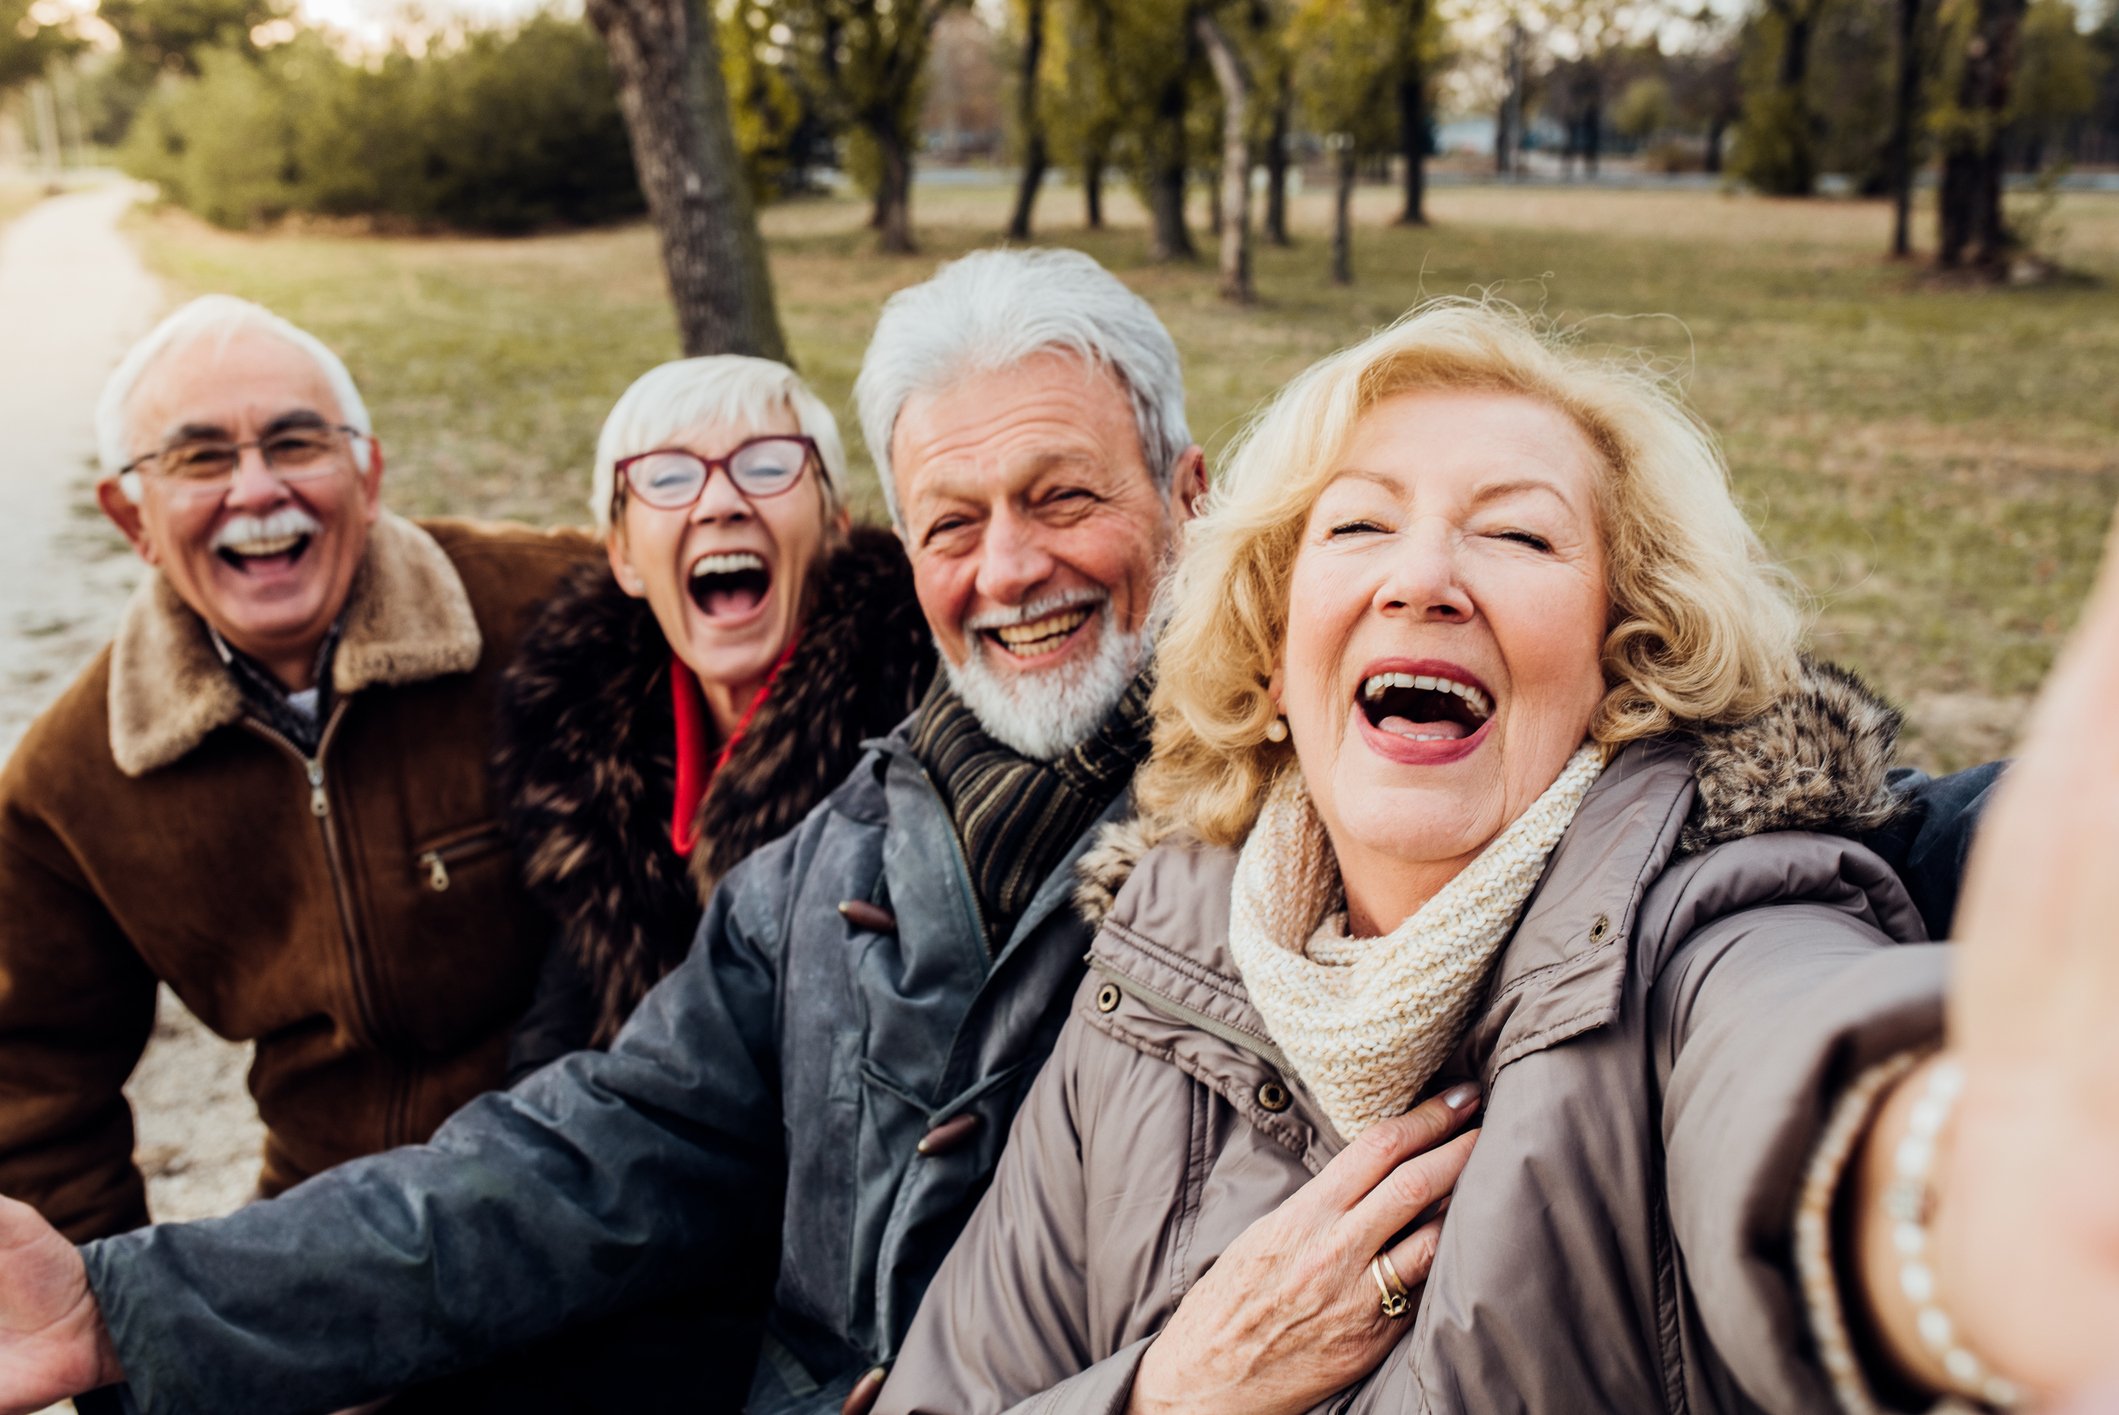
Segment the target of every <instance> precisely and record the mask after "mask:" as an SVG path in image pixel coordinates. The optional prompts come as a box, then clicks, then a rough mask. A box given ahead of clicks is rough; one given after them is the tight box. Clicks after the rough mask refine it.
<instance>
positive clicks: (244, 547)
mask: <svg viewBox="0 0 2119 1415" xmlns="http://www.w3.org/2000/svg"><path fill="white" fill-rule="evenodd" d="M313 538H314V537H312V536H310V535H309V534H308V533H307V532H304V533H303V534H301V535H292V536H256V537H252V538H249V539H245V540H234V541H229V542H228V543H227V544H225V545H221V546H217V547H215V549H214V554H216V555H218V556H220V557H221V559H222V560H223V561H225V562H226V563H227V564H228V565H229V566H231V567H232V568H234V569H237V570H246V571H247V570H258V569H263V568H266V567H267V566H268V565H270V564H272V563H274V562H277V563H278V564H281V565H292V564H293V563H294V562H295V561H297V560H299V559H301V558H302V555H303V552H305V551H307V550H308V549H309V542H310V541H311V540H312V539H313Z"/></svg>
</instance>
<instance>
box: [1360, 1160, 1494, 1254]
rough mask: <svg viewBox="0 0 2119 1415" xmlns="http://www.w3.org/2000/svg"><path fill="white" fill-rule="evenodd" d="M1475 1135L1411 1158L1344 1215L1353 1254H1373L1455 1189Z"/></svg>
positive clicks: (1385, 1177)
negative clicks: (1354, 1252)
mask: <svg viewBox="0 0 2119 1415" xmlns="http://www.w3.org/2000/svg"><path fill="white" fill-rule="evenodd" d="M1478 1142H1479V1132H1478V1131H1476V1130H1472V1131H1467V1132H1466V1133H1464V1134H1462V1135H1459V1136H1458V1137H1457V1138H1456V1139H1454V1140H1452V1141H1450V1142H1449V1143H1448V1144H1446V1145H1441V1146H1438V1147H1437V1148H1435V1149H1432V1150H1429V1151H1427V1152H1426V1153H1425V1154H1419V1155H1415V1156H1413V1157H1412V1158H1411V1159H1409V1160H1407V1161H1405V1162H1404V1163H1403V1164H1401V1165H1399V1166H1398V1167H1397V1168H1396V1169H1394V1170H1392V1171H1391V1172H1390V1173H1389V1174H1387V1175H1385V1176H1384V1178H1383V1181H1382V1182H1381V1183H1380V1184H1378V1185H1377V1186H1376V1187H1375V1188H1374V1189H1372V1190H1370V1191H1369V1194H1368V1197H1366V1198H1365V1199H1363V1200H1362V1201H1361V1202H1360V1203H1359V1204H1356V1205H1355V1206H1354V1210H1353V1212H1352V1213H1350V1214H1348V1215H1347V1227H1346V1234H1347V1241H1348V1243H1349V1244H1351V1245H1352V1246H1353V1247H1354V1249H1355V1251H1357V1252H1362V1253H1374V1252H1377V1251H1379V1250H1380V1249H1381V1248H1382V1247H1383V1245H1384V1244H1385V1243H1388V1242H1389V1241H1390V1238H1391V1235H1392V1234H1394V1233H1396V1232H1397V1231H1398V1230H1399V1229H1401V1228H1404V1227H1405V1226H1406V1225H1407V1224H1409V1223H1411V1222H1412V1221H1413V1220H1414V1219H1416V1218H1418V1217H1419V1216H1420V1215H1421V1213H1422V1212H1423V1211H1424V1210H1426V1209H1427V1208H1428V1207H1429V1206H1431V1205H1433V1204H1434V1203H1435V1202H1436V1201H1437V1200H1439V1199H1443V1198H1446V1197H1448V1196H1449V1194H1450V1193H1451V1191H1452V1190H1454V1189H1455V1188H1456V1187H1457V1176H1458V1175H1460V1174H1462V1173H1464V1166H1465V1163H1466V1162H1467V1161H1469V1160H1470V1159H1471V1157H1472V1147H1473V1146H1474V1145H1476V1144H1477V1143H1478Z"/></svg>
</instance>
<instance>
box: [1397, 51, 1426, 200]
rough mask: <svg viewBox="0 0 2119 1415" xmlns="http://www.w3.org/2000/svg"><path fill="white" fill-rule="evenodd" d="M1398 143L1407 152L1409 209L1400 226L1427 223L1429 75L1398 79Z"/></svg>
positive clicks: (1408, 75)
mask: <svg viewBox="0 0 2119 1415" xmlns="http://www.w3.org/2000/svg"><path fill="white" fill-rule="evenodd" d="M1398 146H1399V148H1400V149H1401V150H1402V151H1403V153H1404V155H1405V209H1404V210H1403V211H1401V212H1399V213H1398V222H1397V224H1398V225H1400V226H1425V225H1427V75H1426V74H1424V73H1421V72H1420V71H1418V70H1417V69H1415V70H1414V71H1413V72H1411V73H1408V74H1406V75H1404V76H1402V77H1401V78H1400V79H1399V80H1398Z"/></svg>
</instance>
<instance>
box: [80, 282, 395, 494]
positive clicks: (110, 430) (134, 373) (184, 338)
mask: <svg viewBox="0 0 2119 1415" xmlns="http://www.w3.org/2000/svg"><path fill="white" fill-rule="evenodd" d="M246 330H256V331H259V332H261V333H265V334H271V335H274V336H275V337H277V338H280V339H284V340H286V341H287V342H288V343H289V344H292V345H293V346H294V347H295V348H297V349H299V350H301V351H302V352H303V353H305V354H307V355H308V356H309V357H310V358H311V359H312V360H313V361H315V363H316V366H317V369H318V371H319V372H321V373H322V374H323V375H324V382H325V384H326V385H327V386H328V387H329V388H330V389H331V396H332V397H333V398H336V399H337V400H338V412H339V418H340V419H341V421H343V422H344V423H345V425H346V426H347V427H350V428H352V429H353V430H354V431H355V432H357V433H360V434H361V436H362V437H363V438H366V437H367V436H369V435H370V434H371V433H372V432H373V428H372V427H370V425H369V422H368V405H367V404H366V403H364V402H362V401H361V394H360V390H359V389H358V388H356V387H354V386H353V375H352V374H350V373H348V372H346V365H345V364H344V363H343V362H341V361H340V359H339V356H338V355H337V354H334V353H332V352H331V349H330V347H329V346H328V345H326V344H325V343H324V341H323V340H321V339H319V338H317V337H316V336H315V335H314V334H311V333H310V332H309V331H308V330H306V329H302V328H300V327H299V326H297V325H294V324H290V323H289V322H288V321H286V320H284V319H282V318H280V317H279V316H278V315H276V314H274V313H273V312H272V311H271V310H268V309H266V308H265V307H264V306H263V305H256V304H252V303H251V302H250V301H248V300H242V299H237V298H236V297H235V296H234V295H201V296H199V297H198V298H197V299H196V300H193V301H192V302H191V303H189V304H187V305H184V306H183V307H181V308H180V309H178V310H177V311H176V312H175V313H173V314H171V315H170V316H169V317H168V318H167V319H165V320H163V321H162V322H161V323H160V324H158V325H156V326H155V327H154V328H153V329H151V330H149V331H148V332H147V334H146V336H145V337H144V338H142V339H141V340H140V342H139V343H137V344H135V345H133V346H132V348H131V349H130V350H128V351H127V352H126V355H125V357H124V358H123V359H121V360H119V362H118V366H117V368H115V369H114V370H112V371H111V375H110V377H109V378H108V379H106V380H105V381H104V383H103V396H102V397H100V398H98V399H97V400H96V455H97V457H98V458H99V459H100V460H101V461H102V463H103V471H104V474H105V475H106V476H116V475H117V474H118V471H119V469H120V468H122V467H123V466H124V465H125V464H126V463H127V462H128V461H130V460H132V459H131V457H130V456H128V455H127V454H128V453H129V451H130V450H131V442H130V439H129V437H128V436H127V434H128V433H129V431H130V429H129V428H127V426H126V415H127V411H128V407H127V405H128V404H130V403H131V402H132V395H133V390H134V389H135V388H137V387H138V386H139V382H140V380H141V378H143V377H144V376H145V375H146V373H147V371H148V370H149V369H151V368H153V367H154V365H155V362H156V360H158V359H160V358H161V357H162V355H164V354H166V353H169V352H170V351H171V350H173V349H180V348H185V347H188V346H190V345H192V344H196V343H199V342H201V341H203V340H206V339H212V340H214V341H215V351H216V352H219V350H220V349H221V348H225V347H226V346H227V343H228V341H229V340H230V339H233V338H234V337H235V336H236V335H238V334H241V333H243V332H245V331H246Z"/></svg>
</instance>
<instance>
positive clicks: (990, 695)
mask: <svg viewBox="0 0 2119 1415" xmlns="http://www.w3.org/2000/svg"><path fill="white" fill-rule="evenodd" d="M1037 612H1038V613H1049V612H1050V611H1049V610H1043V609H1039V610H1037ZM1096 615H1097V631H1096V652H1095V654H1093V655H1092V656H1091V657H1089V658H1088V659H1086V660H1084V661H1082V662H1080V663H1076V664H1072V665H1070V666H1068V667H1065V668H1053V669H1046V670H1042V671H1040V670H1037V669H1031V670H1029V671H1027V672H1013V671H1009V672H1004V671H1000V670H996V669H995V668H994V666H993V663H992V660H991V659H990V658H989V657H988V647H987V643H986V637H985V635H984V634H980V633H971V634H967V635H965V643H966V644H967V645H968V646H969V652H968V653H967V655H966V657H965V659H964V663H963V665H962V666H961V667H959V666H958V665H956V664H954V663H951V662H950V661H949V656H948V655H947V654H943V655H942V656H941V657H942V667H943V668H944V669H946V670H947V671H948V673H949V686H950V687H952V688H954V689H956V694H957V696H958V697H960V698H962V699H963V700H964V705H965V706H966V707H968V708H970V709H971V713H972V716H974V717H976V718H977V719H978V720H979V726H981V727H983V728H985V729H986V735H987V736H989V737H991V738H993V739H994V740H995V741H997V742H999V743H1001V744H1002V745H1003V746H1006V747H1010V748H1013V749H1014V750H1015V751H1018V752H1020V753H1022V754H1023V755H1024V756H1026V757H1029V758H1031V759H1032V760H1034V761H1041V762H1049V761H1051V760H1052V759H1053V758H1055V757H1057V756H1059V755H1060V753H1062V752H1064V751H1066V750H1067V749H1068V748H1070V747H1073V746H1076V745H1077V744H1079V743H1081V742H1085V741H1087V740H1088V738H1089V736H1090V734H1091V733H1093V732H1095V731H1096V729H1097V728H1099V727H1101V726H1103V723H1104V719H1105V718H1107V717H1109V716H1110V715H1111V709H1113V708H1115V707H1117V706H1118V700H1119V699H1120V698H1122V697H1124V696H1125V695H1126V689H1127V687H1128V686H1129V685H1130V684H1131V683H1132V682H1133V679H1134V676H1135V675H1136V674H1138V673H1139V672H1140V666H1141V663H1142V661H1143V655H1144V654H1145V652H1146V650H1147V647H1148V644H1149V641H1150V639H1151V638H1152V634H1151V632H1150V629H1151V626H1149V625H1146V624H1143V625H1142V626H1141V628H1140V631H1139V632H1138V633H1133V634H1122V633H1120V632H1119V630H1118V622H1117V616H1116V615H1115V614H1114V613H1113V612H1112V609H1111V601H1110V600H1109V599H1108V598H1106V599H1105V600H1104V601H1103V603H1102V604H1101V605H1099V606H1098V608H1097V611H1096Z"/></svg>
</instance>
